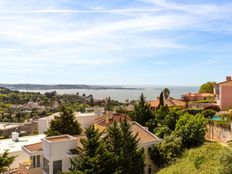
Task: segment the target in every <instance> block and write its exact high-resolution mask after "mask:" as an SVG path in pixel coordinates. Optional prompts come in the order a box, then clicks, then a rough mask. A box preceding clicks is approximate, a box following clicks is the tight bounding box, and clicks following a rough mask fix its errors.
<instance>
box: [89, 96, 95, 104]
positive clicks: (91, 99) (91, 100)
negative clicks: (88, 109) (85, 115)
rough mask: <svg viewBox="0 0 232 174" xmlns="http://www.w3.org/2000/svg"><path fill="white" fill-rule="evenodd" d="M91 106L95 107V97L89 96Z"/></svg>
mask: <svg viewBox="0 0 232 174" xmlns="http://www.w3.org/2000/svg"><path fill="white" fill-rule="evenodd" d="M89 105H90V106H92V107H93V106H94V99H93V95H89Z"/></svg>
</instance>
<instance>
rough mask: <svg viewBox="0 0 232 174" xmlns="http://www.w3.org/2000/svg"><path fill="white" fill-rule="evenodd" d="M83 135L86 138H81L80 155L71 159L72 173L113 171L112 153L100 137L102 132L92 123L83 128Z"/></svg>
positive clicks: (91, 173) (99, 173)
mask: <svg viewBox="0 0 232 174" xmlns="http://www.w3.org/2000/svg"><path fill="white" fill-rule="evenodd" d="M85 135H86V138H85V139H81V144H82V146H83V148H81V149H80V157H78V158H74V159H72V160H71V164H72V168H71V171H72V173H83V174H95V173H97V174H105V173H113V168H112V165H113V163H112V159H113V155H112V153H111V152H109V151H108V150H107V148H106V144H105V142H104V141H103V140H102V139H101V136H102V133H100V132H99V131H98V130H97V129H95V128H94V126H93V125H92V126H90V127H88V128H87V129H86V130H85Z"/></svg>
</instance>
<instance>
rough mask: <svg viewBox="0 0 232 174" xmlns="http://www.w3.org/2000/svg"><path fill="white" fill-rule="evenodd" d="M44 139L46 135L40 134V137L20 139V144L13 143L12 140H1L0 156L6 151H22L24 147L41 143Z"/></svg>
mask: <svg viewBox="0 0 232 174" xmlns="http://www.w3.org/2000/svg"><path fill="white" fill-rule="evenodd" d="M44 137H45V135H44V134H40V135H33V136H25V137H19V141H18V142H14V141H12V139H11V138H9V139H4V140H0V154H2V153H4V152H5V151H6V150H9V152H17V151H21V147H22V146H26V145H29V144H35V143H39V142H41V139H42V138H44Z"/></svg>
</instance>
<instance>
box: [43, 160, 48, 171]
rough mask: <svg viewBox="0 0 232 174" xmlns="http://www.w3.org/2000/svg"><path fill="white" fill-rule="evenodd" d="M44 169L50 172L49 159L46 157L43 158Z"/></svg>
mask: <svg viewBox="0 0 232 174" xmlns="http://www.w3.org/2000/svg"><path fill="white" fill-rule="evenodd" d="M43 170H44V171H45V172H46V173H47V174H49V161H48V160H47V159H46V158H43Z"/></svg>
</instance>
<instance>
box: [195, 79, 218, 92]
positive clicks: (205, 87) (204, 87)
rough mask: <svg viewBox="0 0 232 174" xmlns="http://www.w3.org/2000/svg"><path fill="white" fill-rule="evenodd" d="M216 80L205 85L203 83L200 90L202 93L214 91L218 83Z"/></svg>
mask: <svg viewBox="0 0 232 174" xmlns="http://www.w3.org/2000/svg"><path fill="white" fill-rule="evenodd" d="M216 84H217V83H216V82H207V83H205V84H203V85H201V87H200V90H199V92H200V93H212V94H213V93H214V86H215V85H216Z"/></svg>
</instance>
